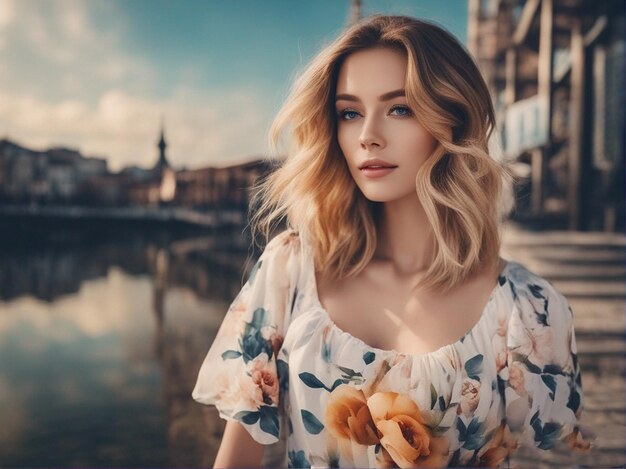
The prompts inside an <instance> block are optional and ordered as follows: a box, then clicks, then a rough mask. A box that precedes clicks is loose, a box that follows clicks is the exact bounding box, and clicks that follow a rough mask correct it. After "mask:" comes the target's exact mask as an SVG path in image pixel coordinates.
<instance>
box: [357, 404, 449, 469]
mask: <svg viewBox="0 0 626 469" xmlns="http://www.w3.org/2000/svg"><path fill="white" fill-rule="evenodd" d="M367 406H368V407H369V409H370V412H371V415H372V418H373V420H374V424H375V425H376V428H377V429H378V432H379V434H380V435H381V437H380V443H381V445H382V446H383V448H384V449H385V450H386V451H387V452H388V453H389V455H390V456H391V458H392V459H393V461H394V462H395V463H396V464H397V465H398V466H399V467H416V466H417V467H445V465H446V462H447V460H448V452H449V442H448V440H447V439H446V438H444V437H434V436H433V435H432V432H431V430H430V428H428V426H427V425H426V424H425V422H424V419H423V417H422V415H421V413H420V410H419V407H418V406H417V404H415V402H413V401H412V400H411V399H410V398H408V397H406V396H403V395H401V394H398V393H395V392H377V393H376V394H374V395H373V396H371V397H370V398H369V399H368V400H367Z"/></svg>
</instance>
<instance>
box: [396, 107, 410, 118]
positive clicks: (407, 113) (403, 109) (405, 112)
mask: <svg viewBox="0 0 626 469" xmlns="http://www.w3.org/2000/svg"><path fill="white" fill-rule="evenodd" d="M394 111H400V114H399V115H400V116H410V115H411V110H410V109H409V108H408V107H406V106H395V107H393V108H392V109H391V112H394Z"/></svg>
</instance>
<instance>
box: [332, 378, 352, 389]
mask: <svg viewBox="0 0 626 469" xmlns="http://www.w3.org/2000/svg"><path fill="white" fill-rule="evenodd" d="M349 382H350V380H347V379H341V378H339V379H336V380H335V382H334V383H333V385H332V386H331V388H330V392H333V391H334V390H335V388H336V387H337V386H341V385H342V384H348V383H349Z"/></svg>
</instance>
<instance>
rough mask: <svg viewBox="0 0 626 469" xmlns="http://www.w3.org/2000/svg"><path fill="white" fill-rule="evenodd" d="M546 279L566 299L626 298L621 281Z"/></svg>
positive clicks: (625, 290) (624, 287)
mask: <svg viewBox="0 0 626 469" xmlns="http://www.w3.org/2000/svg"><path fill="white" fill-rule="evenodd" d="M548 280H549V281H550V282H551V283H552V284H553V285H554V286H555V287H556V289H557V290H559V291H560V292H561V293H562V294H563V295H564V296H565V297H566V298H568V299H571V298H585V299H586V298H594V299H619V298H624V299H626V284H624V282H623V281H613V280H611V281H606V280H557V279H555V280H550V279H548Z"/></svg>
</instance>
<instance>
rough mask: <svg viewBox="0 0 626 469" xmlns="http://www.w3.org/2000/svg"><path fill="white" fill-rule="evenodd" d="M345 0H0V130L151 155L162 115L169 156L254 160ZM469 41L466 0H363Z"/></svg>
mask: <svg viewBox="0 0 626 469" xmlns="http://www.w3.org/2000/svg"><path fill="white" fill-rule="evenodd" d="M349 9H350V0H314V1H313V0H229V1H225V0H223V1H216V0H210V1H209V0H176V1H174V0H132V1H131V0H55V1H50V0H0V138H1V137H7V136H8V137H9V138H12V139H14V140H16V141H18V142H19V143H22V144H24V145H26V146H29V147H33V148H38V149H39V148H46V147H48V146H53V145H61V146H69V147H72V148H77V149H79V150H80V151H81V152H83V153H84V154H86V155H90V156H99V157H106V158H107V160H108V161H109V168H110V169H111V170H115V171H116V170H119V169H120V168H122V167H124V166H128V165H138V166H142V167H149V166H151V165H152V164H153V163H154V161H155V160H156V147H155V145H156V140H157V138H158V131H159V126H160V120H161V116H164V119H165V129H166V138H167V140H168V144H169V147H168V157H169V159H170V161H171V163H172V164H173V165H174V166H175V167H183V166H185V167H190V168H193V167H205V166H209V165H216V166H221V165H228V164H234V163H238V162H242V161H247V160H250V159H253V158H255V157H261V156H262V155H265V154H266V153H267V151H268V149H267V143H266V140H267V138H266V135H267V130H268V128H269V125H270V123H271V120H272V118H273V116H274V115H275V113H276V111H277V110H278V109H279V107H280V105H281V103H282V100H283V99H284V98H285V97H286V95H287V93H288V91H289V88H290V86H291V83H292V81H293V78H294V76H295V75H296V73H298V72H299V71H300V70H302V68H303V67H304V66H306V64H307V63H308V61H309V60H310V59H311V58H312V57H313V56H314V55H315V54H316V53H317V52H318V51H319V50H320V49H321V48H322V47H323V46H324V45H325V44H326V43H328V42H330V41H332V40H333V39H334V38H335V37H336V36H337V35H339V34H340V33H341V31H342V30H343V29H344V28H345V26H346V24H347V21H348V17H349ZM362 11H363V14H364V15H368V14H372V13H379V12H380V13H392V14H406V15H410V16H415V17H421V18H425V19H429V20H433V21H436V22H438V23H439V24H441V25H442V26H444V27H445V28H447V29H448V30H449V31H451V32H452V33H453V34H454V35H456V36H457V37H458V38H459V39H460V40H461V41H462V42H463V43H466V36H467V1H466V0H446V1H441V0H363V2H362Z"/></svg>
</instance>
